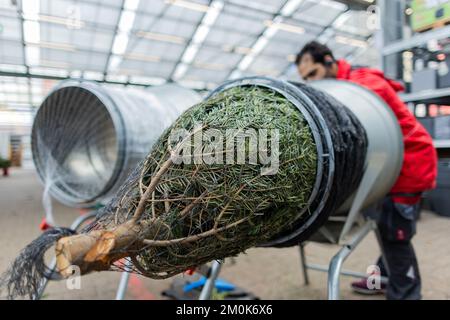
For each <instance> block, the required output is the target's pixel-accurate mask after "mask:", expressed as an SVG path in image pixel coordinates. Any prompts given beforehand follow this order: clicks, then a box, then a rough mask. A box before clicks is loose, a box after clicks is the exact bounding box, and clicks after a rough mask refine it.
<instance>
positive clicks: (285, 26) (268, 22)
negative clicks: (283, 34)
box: [264, 20, 305, 34]
mask: <svg viewBox="0 0 450 320" xmlns="http://www.w3.org/2000/svg"><path fill="white" fill-rule="evenodd" d="M264 25H265V26H266V27H273V28H276V29H278V30H283V31H287V32H292V33H298V34H303V33H305V29H304V28H302V27H299V26H295V25H292V24H287V23H282V22H278V23H275V22H273V21H271V20H266V21H264Z"/></svg>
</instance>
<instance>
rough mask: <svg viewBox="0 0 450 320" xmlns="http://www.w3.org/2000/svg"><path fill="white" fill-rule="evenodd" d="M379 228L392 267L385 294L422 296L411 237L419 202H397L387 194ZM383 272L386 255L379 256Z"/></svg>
mask: <svg viewBox="0 0 450 320" xmlns="http://www.w3.org/2000/svg"><path fill="white" fill-rule="evenodd" d="M379 209H381V210H380V213H379V216H378V229H379V232H380V236H381V242H382V246H383V251H384V254H385V258H386V261H385V262H386V263H387V265H388V270H389V283H388V285H387V292H386V298H387V299H389V300H415V299H420V298H421V293H420V291H421V280H420V273H419V266H418V264H417V258H416V254H415V252H414V248H413V246H412V243H411V239H412V237H413V236H414V234H415V233H416V223H417V219H418V216H419V211H420V205H419V204H415V205H406V204H400V203H396V202H394V201H393V200H392V198H391V197H390V196H387V197H386V198H385V199H384V200H383V202H382V203H381V208H379ZM377 264H378V266H379V267H380V271H381V275H383V276H387V270H386V267H385V265H384V263H383V259H382V258H381V257H380V258H379V259H378V263H377Z"/></svg>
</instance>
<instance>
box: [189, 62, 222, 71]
mask: <svg viewBox="0 0 450 320" xmlns="http://www.w3.org/2000/svg"><path fill="white" fill-rule="evenodd" d="M193 66H194V67H196V68H200V69H206V70H216V71H223V70H226V68H227V67H226V65H224V64H221V63H208V62H195V63H194V64H193Z"/></svg>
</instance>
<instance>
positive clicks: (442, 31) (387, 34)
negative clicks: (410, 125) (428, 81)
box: [379, 0, 450, 154]
mask: <svg viewBox="0 0 450 320" xmlns="http://www.w3.org/2000/svg"><path fill="white" fill-rule="evenodd" d="M379 3H380V8H381V10H382V11H381V12H380V15H381V17H382V20H381V21H382V24H383V28H382V30H384V33H383V34H382V38H383V47H382V48H381V57H382V59H383V65H384V66H385V67H386V65H385V64H384V63H385V62H388V63H392V61H396V62H397V63H398V64H399V63H400V59H399V58H398V57H397V58H398V59H396V60H395V59H394V60H393V59H392V57H395V55H396V54H397V55H400V54H401V53H402V52H404V51H407V50H411V49H415V48H418V47H421V46H426V45H427V43H428V42H429V41H431V40H438V41H440V40H445V39H448V38H450V25H448V26H445V27H442V28H439V29H432V30H429V31H426V32H422V33H416V34H415V35H413V36H412V37H409V38H403V34H404V32H403V27H404V23H405V15H404V10H405V8H404V7H402V6H399V2H397V0H394V1H392V0H390V1H388V0H379ZM388 57H389V58H388ZM397 67H398V68H401V67H402V65H398V66H397ZM398 70H399V71H400V72H399V73H401V70H400V69H398ZM385 71H386V70H385ZM400 97H401V99H402V100H403V101H404V102H406V103H413V104H420V103H423V104H426V105H429V104H439V105H450V88H443V89H433V90H424V91H421V92H414V93H405V94H401V95H400ZM434 145H435V147H436V149H438V154H448V153H450V139H449V140H434Z"/></svg>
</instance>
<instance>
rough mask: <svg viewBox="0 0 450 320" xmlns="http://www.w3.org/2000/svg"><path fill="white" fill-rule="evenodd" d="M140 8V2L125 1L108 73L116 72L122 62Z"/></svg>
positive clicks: (137, 0) (135, 0)
mask: <svg viewBox="0 0 450 320" xmlns="http://www.w3.org/2000/svg"><path fill="white" fill-rule="evenodd" d="M138 6H139V0H125V2H124V6H123V7H124V9H123V10H122V12H121V13H120V18H119V24H118V26H117V28H118V31H117V33H116V35H115V37H114V41H113V46H112V50H111V52H112V54H113V55H112V56H111V57H110V59H109V63H108V66H107V69H108V71H114V70H115V69H117V68H118V67H119V65H120V63H121V62H122V55H123V54H125V52H126V50H127V47H128V41H129V40H130V35H129V33H130V31H131V29H132V28H133V25H134V20H135V18H136V9H137V8H138Z"/></svg>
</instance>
